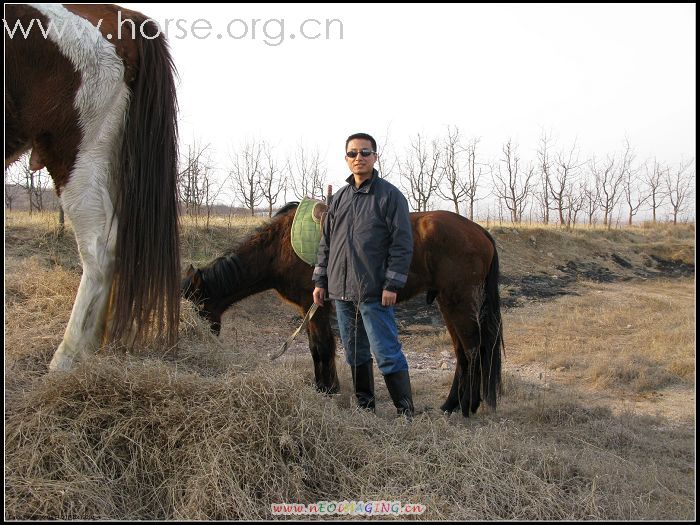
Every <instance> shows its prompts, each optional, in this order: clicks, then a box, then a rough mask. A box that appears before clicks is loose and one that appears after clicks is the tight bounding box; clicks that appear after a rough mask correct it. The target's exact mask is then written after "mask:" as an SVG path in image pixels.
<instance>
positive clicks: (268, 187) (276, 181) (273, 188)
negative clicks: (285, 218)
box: [260, 143, 286, 217]
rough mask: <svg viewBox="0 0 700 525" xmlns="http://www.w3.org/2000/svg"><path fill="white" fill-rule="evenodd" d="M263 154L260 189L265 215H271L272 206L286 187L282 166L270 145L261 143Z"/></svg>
mask: <svg viewBox="0 0 700 525" xmlns="http://www.w3.org/2000/svg"><path fill="white" fill-rule="evenodd" d="M263 156H264V159H263V167H262V175H261V177H260V191H261V192H262V194H263V198H264V200H265V201H266V202H267V216H268V217H272V207H273V206H274V205H275V204H276V203H277V199H278V198H279V195H280V193H282V192H283V191H284V189H285V188H286V181H285V180H284V179H283V178H282V173H283V172H282V167H281V166H280V165H279V163H278V162H277V159H276V158H275V156H274V152H273V150H272V146H270V145H269V144H265V143H263Z"/></svg>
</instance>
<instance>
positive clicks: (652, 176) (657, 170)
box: [644, 159, 668, 222]
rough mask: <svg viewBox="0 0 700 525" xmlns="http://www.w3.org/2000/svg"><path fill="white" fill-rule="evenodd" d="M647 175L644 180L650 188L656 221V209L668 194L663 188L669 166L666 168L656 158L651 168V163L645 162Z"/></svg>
mask: <svg viewBox="0 0 700 525" xmlns="http://www.w3.org/2000/svg"><path fill="white" fill-rule="evenodd" d="M644 170H645V176H644V182H645V183H646V186H647V189H648V190H649V198H650V199H651V213H652V219H653V221H654V222H656V210H658V209H659V208H660V207H661V205H662V204H663V201H664V198H665V197H666V194H665V193H664V190H663V183H664V180H665V177H664V174H665V173H667V172H668V168H664V167H662V166H661V164H659V163H658V162H657V161H656V159H654V164H653V165H652V167H651V169H649V164H648V163H645V164H644Z"/></svg>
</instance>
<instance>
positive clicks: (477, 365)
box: [182, 203, 503, 417]
mask: <svg viewBox="0 0 700 525" xmlns="http://www.w3.org/2000/svg"><path fill="white" fill-rule="evenodd" d="M295 208H296V203H290V204H288V205H287V206H285V207H284V208H282V209H281V210H280V212H278V214H277V216H276V217H275V219H273V220H272V221H271V222H270V223H268V224H267V225H265V226H264V227H263V228H262V229H261V230H260V231H259V232H257V233H256V234H254V235H253V236H251V237H250V238H248V239H247V240H245V241H244V242H243V243H242V244H241V245H240V246H239V247H238V248H237V249H235V250H234V251H231V252H229V253H227V254H225V255H223V256H221V257H219V258H217V259H215V260H214V261H213V262H211V263H210V264H209V265H208V266H206V267H204V268H201V269H195V268H193V267H192V266H190V267H189V269H188V270H187V273H186V275H185V277H184V278H183V280H182V293H183V295H184V296H185V297H186V298H188V299H190V300H191V301H193V302H194V303H195V304H196V305H197V308H198V312H199V314H200V315H201V316H202V317H204V318H206V319H207V320H208V321H209V323H210V326H211V329H212V331H214V332H215V333H217V334H218V333H219V330H220V328H221V315H222V314H223V312H224V311H225V310H226V309H227V308H228V307H229V306H231V304H233V303H235V302H237V301H240V300H241V299H244V298H246V297H248V296H250V295H253V294H256V293H258V292H262V291H264V290H268V289H274V290H276V291H277V292H278V293H279V294H280V295H281V296H282V297H283V298H284V299H286V300H287V301H289V302H291V303H293V304H295V305H297V306H298V307H299V311H300V312H301V313H302V315H303V314H304V312H305V311H306V310H307V309H308V308H309V307H310V306H311V304H312V303H313V297H312V292H313V288H314V283H313V281H312V279H311V275H312V273H313V267H311V266H309V265H308V264H307V263H305V262H304V261H302V260H301V259H300V258H299V257H298V256H297V255H296V253H295V252H294V250H293V249H292V245H291V226H292V220H293V218H294V210H295ZM411 224H412V227H413V259H412V261H411V268H410V270H409V275H408V282H407V283H406V285H405V287H404V288H403V289H401V290H400V291H399V293H398V302H401V301H405V300H407V299H410V298H411V297H413V296H415V295H417V294H419V293H422V292H425V293H426V298H427V302H428V304H430V303H431V302H432V301H433V300H435V299H437V301H438V305H439V307H440V311H441V312H442V315H443V318H444V320H445V325H446V326H447V329H448V331H449V333H450V336H451V338H452V343H453V345H454V351H455V355H456V356H457V367H456V369H455V375H454V379H453V381H452V387H451V388H450V392H449V395H448V396H447V400H446V401H445V402H444V403H443V405H442V406H441V407H440V408H441V409H442V410H444V411H445V412H453V411H454V410H456V409H457V408H458V407H459V408H461V410H462V414H463V415H464V416H465V417H469V413H470V411H471V412H476V410H477V409H478V408H479V405H480V403H481V394H482V393H483V395H484V399H485V401H486V402H487V403H488V404H489V405H490V406H492V407H494V408H495V406H496V398H497V395H498V393H499V392H500V383H501V350H502V347H503V327H502V321H501V310H500V298H499V293H498V278H499V270H498V253H497V251H496V245H495V242H494V240H493V238H492V237H491V235H490V234H489V233H488V232H487V231H486V230H485V229H483V228H482V227H481V226H479V225H478V224H476V223H474V222H472V221H470V220H469V219H467V218H465V217H462V216H460V215H457V214H455V213H452V212H448V211H431V212H422V213H411ZM329 311H330V304H328V305H327V306H326V307H325V308H319V309H318V310H317V311H316V314H315V315H314V316H313V317H312V318H311V320H310V321H309V323H308V325H307V333H308V336H309V347H310V350H311V355H312V357H313V361H314V375H315V380H316V387H317V388H318V389H319V390H321V391H324V392H329V393H334V392H337V391H338V387H339V384H338V375H337V373H336V368H335V349H336V347H335V339H334V337H333V333H332V332H331V327H330V322H329V313H330V312H329Z"/></svg>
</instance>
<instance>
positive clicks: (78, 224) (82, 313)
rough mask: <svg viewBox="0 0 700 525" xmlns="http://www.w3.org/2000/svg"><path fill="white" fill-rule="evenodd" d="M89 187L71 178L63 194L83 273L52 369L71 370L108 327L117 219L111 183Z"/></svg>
mask: <svg viewBox="0 0 700 525" xmlns="http://www.w3.org/2000/svg"><path fill="white" fill-rule="evenodd" d="M74 175H75V173H74ZM93 175H94V173H93ZM88 188H90V190H89V191H86V192H83V189H84V187H78V185H77V183H75V184H74V183H73V182H69V183H68V185H67V186H66V187H65V188H64V191H63V193H62V195H61V202H62V205H63V209H64V211H65V213H66V215H67V216H68V217H69V219H70V220H71V223H72V224H73V229H74V231H75V237H76V240H77V243H78V250H79V252H80V258H81V260H82V264H83V275H82V278H81V279H80V287H79V288H78V294H77V295H76V298H75V303H74V304H73V311H72V312H71V316H70V320H69V321H68V326H67V328H66V332H65V334H64V336H63V342H62V343H61V344H60V346H59V347H58V350H57V351H56V353H55V354H54V356H53V359H52V360H51V364H50V365H49V368H50V369H51V370H68V369H70V368H71V367H72V365H73V363H74V362H76V361H79V360H80V359H81V358H83V357H84V356H86V355H88V354H91V353H94V352H95V351H96V350H97V349H98V348H99V345H100V342H101V340H102V336H103V334H104V330H105V316H106V311H107V305H108V301H109V294H110V288H111V286H112V276H113V272H114V259H115V246H116V236H117V219H116V217H113V204H112V200H111V197H110V195H109V191H108V187H107V186H106V185H105V186H100V185H94V186H92V187H90V186H88Z"/></svg>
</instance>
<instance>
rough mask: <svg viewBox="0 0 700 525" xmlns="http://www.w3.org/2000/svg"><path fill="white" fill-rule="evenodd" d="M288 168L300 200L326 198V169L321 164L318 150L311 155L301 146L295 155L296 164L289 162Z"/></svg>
mask: <svg viewBox="0 0 700 525" xmlns="http://www.w3.org/2000/svg"><path fill="white" fill-rule="evenodd" d="M287 167H288V170H289V173H290V175H291V177H290V178H291V182H292V190H293V191H294V195H295V196H296V197H297V198H298V199H303V198H304V197H311V198H318V199H323V198H324V191H323V190H324V188H323V184H324V181H325V180H326V169H325V168H324V167H323V165H322V163H321V156H320V154H319V152H318V149H315V150H314V151H313V152H312V153H309V152H307V151H306V150H305V149H304V147H303V146H301V145H300V146H299V147H298V148H297V150H296V153H295V155H294V163H293V164H292V163H291V162H290V161H287Z"/></svg>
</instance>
